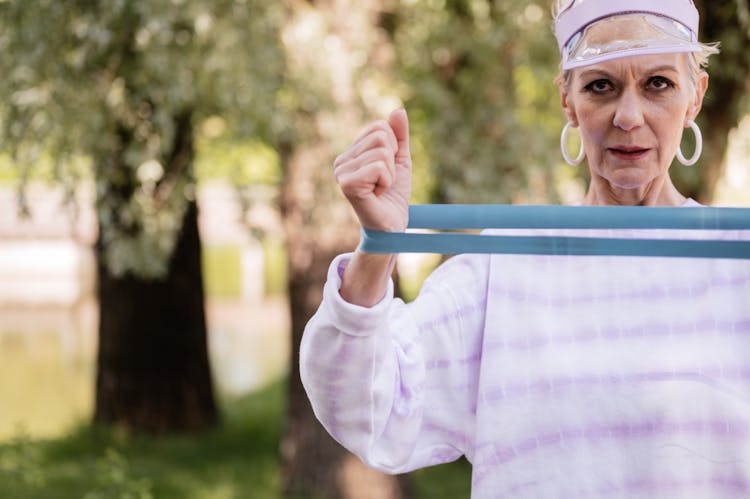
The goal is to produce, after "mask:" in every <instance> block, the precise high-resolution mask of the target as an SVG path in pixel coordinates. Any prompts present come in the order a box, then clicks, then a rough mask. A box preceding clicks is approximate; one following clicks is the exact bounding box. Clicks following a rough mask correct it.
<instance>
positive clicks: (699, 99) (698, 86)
mask: <svg viewBox="0 0 750 499" xmlns="http://www.w3.org/2000/svg"><path fill="white" fill-rule="evenodd" d="M707 89H708V73H706V72H705V71H701V72H700V73H699V74H698V77H697V78H696V81H695V89H694V92H695V95H694V96H693V100H692V101H691V102H690V104H689V105H688V110H687V115H686V117H685V118H686V119H689V120H694V119H695V118H696V117H697V116H698V113H700V111H701V107H703V97H705V96H706V90H707Z"/></svg>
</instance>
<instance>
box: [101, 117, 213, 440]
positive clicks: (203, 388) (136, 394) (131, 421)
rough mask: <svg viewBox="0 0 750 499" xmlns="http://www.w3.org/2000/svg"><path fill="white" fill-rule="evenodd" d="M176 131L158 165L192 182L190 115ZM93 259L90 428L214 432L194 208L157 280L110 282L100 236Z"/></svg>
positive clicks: (123, 191)
mask: <svg viewBox="0 0 750 499" xmlns="http://www.w3.org/2000/svg"><path fill="white" fill-rule="evenodd" d="M175 129H176V134H175V135H176V136H175V142H174V147H173V150H172V154H171V155H170V157H169V158H167V161H165V163H166V165H167V171H168V174H169V175H191V168H192V161H193V156H194V152H193V143H192V127H191V125H190V114H189V113H185V114H184V115H181V116H178V117H176V118H175ZM120 140H121V143H122V144H123V145H125V144H127V143H128V140H132V134H131V133H128V131H125V130H120ZM122 150H125V147H123V148H122V149H121V151H122ZM114 155H115V157H114V158H113V159H114V160H115V162H114V165H123V162H122V158H121V157H120V156H121V154H118V153H117V152H116V153H114ZM124 171H132V170H128V169H124ZM132 190H133V188H132V184H131V185H130V186H127V187H125V188H120V189H119V190H117V189H114V188H113V190H112V192H111V193H109V195H111V196H123V197H127V196H129V195H132V193H131V191H132ZM101 223H102V221H101V220H100V224H101ZM109 223H113V222H112V221H110V222H109ZM115 223H116V222H115ZM100 232H101V231H100ZM97 257H98V258H97V261H98V278H99V313H100V323H99V351H98V356H97V361H98V371H97V378H96V407H95V413H94V421H95V422H97V423H104V424H111V425H117V426H121V427H124V428H127V429H131V430H136V431H142V432H148V433H163V432H173V431H189V430H197V429H201V428H205V427H209V426H212V425H214V424H215V423H216V422H217V419H218V415H217V409H216V404H215V400H214V393H213V385H212V380H211V371H210V367H209V359H208V346H207V337H206V318H205V311H204V291H203V277H202V270H201V244H200V236H199V233H198V208H197V205H196V203H195V201H194V200H192V201H188V205H187V208H186V209H185V214H184V217H183V222H182V228H181V230H180V232H179V234H178V236H177V241H176V244H175V249H174V253H173V254H172V256H171V259H170V261H169V268H168V272H167V275H166V276H165V277H164V278H163V279H141V278H138V277H135V276H133V275H132V274H130V273H126V274H125V275H123V276H116V275H113V274H112V273H111V272H110V271H109V269H108V268H107V266H106V264H105V263H104V262H105V258H104V257H103V242H102V240H101V236H100V239H99V241H98V242H97Z"/></svg>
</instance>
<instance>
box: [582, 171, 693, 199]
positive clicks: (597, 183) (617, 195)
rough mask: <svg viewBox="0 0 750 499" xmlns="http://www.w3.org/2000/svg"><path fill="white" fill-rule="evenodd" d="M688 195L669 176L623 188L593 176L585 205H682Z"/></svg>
mask: <svg viewBox="0 0 750 499" xmlns="http://www.w3.org/2000/svg"><path fill="white" fill-rule="evenodd" d="M686 199H687V198H686V197H685V196H683V195H682V194H680V192H679V191H678V190H677V188H676V187H675V186H674V184H673V183H672V179H670V178H669V176H665V177H660V178H657V179H654V180H653V181H652V182H650V183H649V184H647V185H644V186H639V187H636V188H622V187H617V186H614V185H612V184H610V183H609V182H608V181H607V180H606V179H604V178H602V177H592V179H591V184H590V185H589V190H588V192H587V193H586V197H585V198H584V200H583V204H584V205H591V206H595V205H620V206H681V205H682V204H684V203H685V201H686Z"/></svg>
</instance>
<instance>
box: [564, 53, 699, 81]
mask: <svg viewBox="0 0 750 499" xmlns="http://www.w3.org/2000/svg"><path fill="white" fill-rule="evenodd" d="M687 57H688V56H687V55H686V54H679V53H678V54H655V55H636V56H631V57H621V58H619V59H613V60H611V61H606V62H600V63H598V64H592V65H590V66H584V67H581V68H576V69H573V70H572V71H573V77H574V78H576V77H585V76H587V75H593V74H607V75H612V76H616V77H622V78H624V77H630V76H632V77H634V78H639V77H643V76H647V75H650V74H653V73H672V74H673V75H677V76H679V77H683V76H685V77H687V76H688V64H687V60H686V59H687Z"/></svg>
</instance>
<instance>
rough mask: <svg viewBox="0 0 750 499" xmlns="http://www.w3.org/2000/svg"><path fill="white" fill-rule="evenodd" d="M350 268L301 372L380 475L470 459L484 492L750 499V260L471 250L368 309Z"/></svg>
mask: <svg viewBox="0 0 750 499" xmlns="http://www.w3.org/2000/svg"><path fill="white" fill-rule="evenodd" d="M591 232H592V231H588V232H586V233H587V234H589V233H591ZM657 232H658V234H656V237H676V233H675V232H669V231H657ZM566 233H573V232H571V231H567V232H566ZM578 234H580V231H579V232H578ZM606 235H608V236H610V237H642V236H643V234H642V233H641V232H639V231H615V232H614V233H613V232H607V234H606ZM649 236H654V234H653V233H650V234H649ZM677 236H679V237H725V238H729V239H750V234H748V233H747V232H746V231H744V232H736V231H735V232H733V233H716V232H712V233H710V234H701V233H689V232H687V231H680V232H679V234H677ZM348 258H349V256H348V255H342V256H341V257H339V258H337V259H336V260H335V261H334V262H333V263H332V265H331V269H330V271H329V279H328V282H327V284H326V286H325V291H324V299H323V303H322V304H321V306H320V309H319V310H318V312H317V314H316V315H315V317H313V319H312V320H311V321H310V323H309V324H308V326H307V329H306V331H305V334H304V337H303V341H302V348H301V357H300V362H301V364H300V368H301V373H302V380H303V383H304V385H305V388H306V390H307V393H308V395H309V397H310V400H311V402H312V404H313V408H314V410H315V413H316V415H317V417H318V418H319V419H320V421H321V422H322V423H323V424H324V426H325V427H326V428H327V429H328V431H329V432H330V433H331V435H332V436H333V437H334V438H336V439H337V440H338V441H339V442H341V443H342V444H343V445H344V446H345V447H347V448H348V449H350V450H351V451H353V452H354V453H355V454H357V455H359V456H360V457H361V458H362V459H363V460H364V461H365V462H367V463H368V464H369V465H370V466H373V467H374V468H377V469H380V470H383V471H386V472H389V473H397V472H405V471H409V470H413V469H416V468H419V467H424V466H430V465H434V464H439V463H443V462H447V461H450V460H454V459H456V458H458V457H460V456H461V455H465V456H466V457H467V459H468V460H469V461H470V462H471V463H472V465H473V473H472V497H473V498H495V497H513V498H516V497H545V498H546V497H575V498H585V497H591V498H594V497H603V496H606V497H628V498H632V497H649V498H651V497H670V498H672V497H685V498H711V499H714V498H722V497H727V498H730V497H731V498H736V497H750V260H719V259H688V258H637V257H575V256H570V257H567V256H530V255H462V256H458V257H455V258H452V259H450V260H449V261H448V262H446V263H445V264H444V265H442V266H441V267H440V268H438V269H437V270H436V271H435V272H434V273H433V274H432V275H431V276H430V278H429V279H428V280H427V281H426V282H425V285H424V286H423V289H422V291H421V293H420V295H419V297H418V298H417V299H416V300H415V301H414V302H412V303H410V304H405V303H403V302H402V301H401V300H398V299H393V298H392V284H391V285H390V286H389V290H388V294H387V296H386V297H385V298H384V299H383V300H382V301H381V302H380V303H378V304H377V305H375V306H374V307H372V308H364V307H358V306H355V305H352V304H349V303H346V302H345V301H343V299H342V298H341V297H340V295H339V293H338V289H339V287H340V275H339V272H338V269H339V268H343V267H344V266H345V265H346V262H347V260H348Z"/></svg>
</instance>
